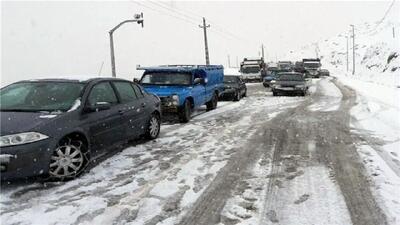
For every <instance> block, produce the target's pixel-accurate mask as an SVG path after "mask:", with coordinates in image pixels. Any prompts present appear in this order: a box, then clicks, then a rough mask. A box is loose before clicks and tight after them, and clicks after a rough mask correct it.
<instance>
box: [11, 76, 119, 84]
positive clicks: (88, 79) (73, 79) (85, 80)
mask: <svg viewBox="0 0 400 225" xmlns="http://www.w3.org/2000/svg"><path fill="white" fill-rule="evenodd" d="M102 80H123V81H126V80H125V79H120V78H115V77H89V76H88V77H81V76H80V77H74V76H71V77H65V78H64V77H62V78H41V79H30V80H21V81H18V83H19V82H72V83H74V82H76V83H89V82H91V81H102Z"/></svg>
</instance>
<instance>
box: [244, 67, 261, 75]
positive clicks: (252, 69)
mask: <svg viewBox="0 0 400 225" xmlns="http://www.w3.org/2000/svg"><path fill="white" fill-rule="evenodd" d="M259 72H260V67H259V66H246V67H242V73H259Z"/></svg>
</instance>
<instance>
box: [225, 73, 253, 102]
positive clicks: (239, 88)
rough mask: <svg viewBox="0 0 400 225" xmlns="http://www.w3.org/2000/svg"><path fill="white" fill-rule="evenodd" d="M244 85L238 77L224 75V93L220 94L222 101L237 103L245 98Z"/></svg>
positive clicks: (245, 88) (245, 89)
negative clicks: (227, 100)
mask: <svg viewBox="0 0 400 225" xmlns="http://www.w3.org/2000/svg"><path fill="white" fill-rule="evenodd" d="M246 95H247V87H246V83H245V82H244V81H243V80H242V79H240V77H239V76H234V75H225V76H224V91H223V92H222V94H221V98H222V99H229V100H233V101H239V100H240V99H241V98H243V97H246Z"/></svg>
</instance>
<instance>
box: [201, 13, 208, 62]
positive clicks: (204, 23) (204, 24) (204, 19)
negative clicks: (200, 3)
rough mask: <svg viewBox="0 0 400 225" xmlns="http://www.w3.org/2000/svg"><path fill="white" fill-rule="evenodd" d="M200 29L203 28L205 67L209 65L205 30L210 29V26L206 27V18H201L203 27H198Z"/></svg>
mask: <svg viewBox="0 0 400 225" xmlns="http://www.w3.org/2000/svg"><path fill="white" fill-rule="evenodd" d="M199 27H200V28H203V32H204V47H205V54H206V65H210V57H209V55H208V42H207V28H209V27H210V24H208V25H206V18H204V17H203V26H202V25H199Z"/></svg>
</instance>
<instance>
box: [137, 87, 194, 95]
mask: <svg viewBox="0 0 400 225" xmlns="http://www.w3.org/2000/svg"><path fill="white" fill-rule="evenodd" d="M143 87H144V89H145V90H146V91H147V92H149V93H153V94H155V95H157V96H158V97H167V96H171V95H174V94H175V95H178V96H179V97H181V96H182V95H185V94H187V93H189V92H190V91H191V90H192V87H186V86H160V85H144V86H143Z"/></svg>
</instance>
